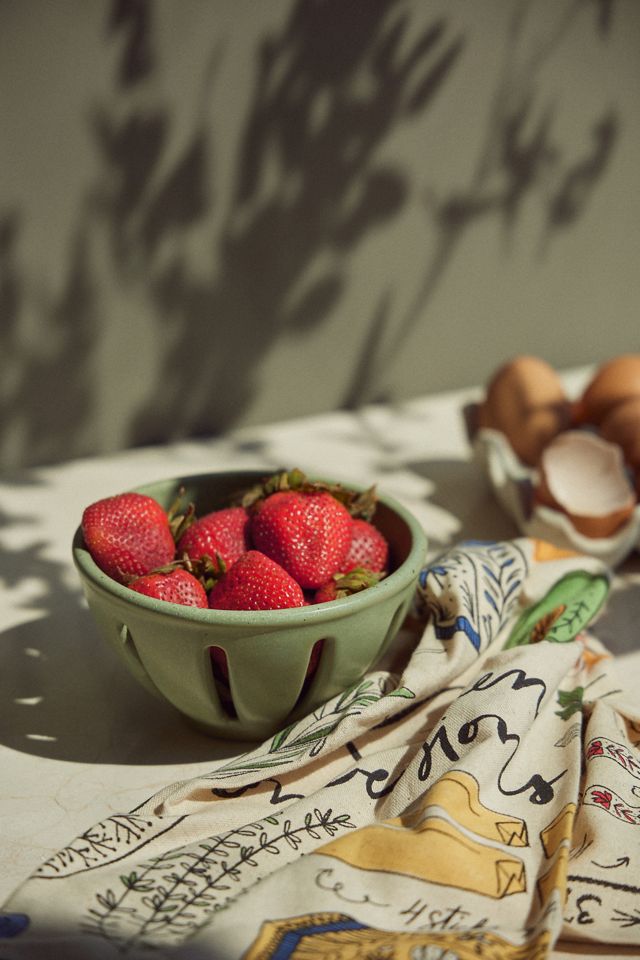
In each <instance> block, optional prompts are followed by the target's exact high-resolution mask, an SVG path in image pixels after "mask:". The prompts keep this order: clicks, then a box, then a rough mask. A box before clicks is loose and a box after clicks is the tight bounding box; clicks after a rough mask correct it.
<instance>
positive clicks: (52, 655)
mask: <svg viewBox="0 0 640 960" xmlns="http://www.w3.org/2000/svg"><path fill="white" fill-rule="evenodd" d="M566 377H567V381H568V382H569V383H570V384H577V383H580V382H581V380H582V379H583V378H584V372H583V371H582V372H581V371H575V372H573V373H571V374H567V375H566ZM479 395H480V391H479V390H465V391H455V392H451V393H448V394H439V395H436V396H425V397H422V398H419V399H416V400H412V401H409V402H405V403H402V404H400V405H398V406H394V407H390V406H381V407H368V408H365V409H363V410H361V411H359V412H357V413H348V412H337V413H331V414H327V415H321V416H316V417H311V418H309V417H307V418H304V419H299V420H295V419H294V420H291V421H288V422H286V423H281V424H275V425H270V426H264V427H259V428H251V429H245V430H242V431H238V432H236V433H234V434H232V435H229V436H227V437H224V438H220V439H215V440H208V441H197V442H196V441H189V442H181V443H174V444H170V445H167V446H163V447H153V448H146V449H139V450H133V451H128V452H120V453H114V454H113V455H111V456H104V457H100V458H94V459H85V460H77V461H74V462H70V463H63V464H60V465H55V466H50V467H43V468H37V469H32V470H29V471H25V472H24V473H22V474H21V475H20V476H15V477H11V478H7V479H5V480H4V481H3V482H2V484H0V488H1V490H2V508H1V514H0V519H1V522H0V546H1V547H2V554H1V558H0V564H1V566H0V627H1V633H0V643H1V645H2V669H1V670H0V769H2V787H1V788H0V818H1V822H2V840H1V844H0V902H1V901H4V899H5V898H6V897H7V896H8V895H9V894H10V893H11V891H12V890H13V889H14V888H15V887H16V886H17V885H18V884H19V883H20V882H21V881H22V880H24V879H26V877H27V876H28V875H29V874H30V873H31V872H32V871H33V870H34V869H35V868H36V867H37V866H38V865H39V864H40V863H41V862H42V861H44V860H45V859H47V858H48V857H49V856H51V855H52V854H53V853H55V852H56V850H58V849H59V848H60V847H61V846H63V845H64V844H65V843H66V842H67V841H69V840H70V839H71V838H73V837H74V836H76V835H77V834H79V833H80V832H82V831H83V830H85V829H87V828H88V827H89V826H91V825H92V824H93V823H95V822H97V821H99V820H101V819H103V818H104V817H105V816H109V815H110V814H112V813H114V812H121V811H123V810H128V809H131V808H133V807H135V806H136V805H137V804H139V803H141V802H142V801H143V800H145V799H146V798H147V797H148V796H150V795H151V794H152V793H154V792H155V791H157V790H159V789H160V788H161V787H163V786H165V785H166V784H169V783H172V782H175V781H177V780H181V779H185V778H188V777H191V776H194V775H196V774H198V773H201V772H204V771H205V770H208V769H210V768H211V767H212V765H213V763H214V762H215V760H216V759H217V758H220V757H223V756H227V755H230V754H232V753H234V752H237V751H238V750H239V749H241V747H239V745H237V744H227V743H224V742H220V741H216V740H213V739H210V738H208V737H206V736H204V735H202V734H200V733H198V732H196V731H195V730H193V729H192V728H190V727H189V726H188V725H187V723H186V722H185V721H184V720H183V719H182V718H181V717H180V715H179V714H177V713H176V712H175V711H174V710H173V708H171V707H170V706H168V705H164V704H163V703H161V702H160V701H159V700H157V699H156V698H154V697H153V696H151V695H150V694H147V693H146V691H145V690H143V689H142V688H141V687H139V686H138V684H137V683H136V682H135V681H134V680H133V679H132V678H131V677H130V676H129V674H128V673H127V671H126V669H125V667H124V666H123V665H121V664H120V662H119V661H118V660H117V659H116V658H115V656H114V654H113V653H112V651H111V650H110V649H109V648H108V647H107V646H106V644H104V643H103V641H102V639H101V638H100V636H99V635H98V632H97V629H96V627H95V626H94V623H93V621H92V619H91V617H90V615H89V613H88V611H87V609H86V606H85V603H84V600H83V598H82V595H81V591H80V587H79V582H78V579H77V576H76V573H75V570H74V568H73V564H72V561H71V539H72V536H73V532H74V530H75V528H76V527H77V525H78V522H79V519H80V515H81V512H82V509H83V508H84V506H86V505H87V504H88V503H90V502H92V501H94V500H97V499H99V498H101V497H103V496H108V495H111V494H113V493H117V492H119V491H121V490H125V489H130V488H131V487H134V486H136V485H139V484H143V483H147V482H150V481H152V480H155V479H160V478H163V477H173V476H178V475H186V474H189V473H199V472H204V471H211V470H223V469H227V468H259V469H263V468H266V470H267V472H268V471H269V470H270V469H271V468H279V467H283V466H288V467H292V466H299V467H300V468H302V469H303V470H305V471H307V472H309V473H316V474H319V475H326V476H333V477H339V478H340V479H343V480H345V481H350V480H351V481H353V482H357V483H359V484H370V483H374V482H375V483H377V485H378V487H379V489H380V491H381V492H384V493H386V494H389V495H391V496H394V497H396V498H397V499H398V500H400V501H401V502H402V503H404V504H405V505H406V506H407V507H408V508H409V509H410V510H412V511H413V512H414V514H415V515H416V516H417V517H418V519H419V520H420V521H421V522H422V524H423V526H424V528H425V530H426V532H427V535H428V537H429V543H430V551H431V553H432V554H433V553H435V552H439V551H440V550H441V549H442V548H443V547H445V546H447V545H449V544H452V543H455V542H456V541H458V540H461V539H466V538H474V539H503V538H508V537H512V536H516V535H518V531H517V530H516V528H515V527H514V525H513V523H512V522H511V521H510V520H509V519H508V518H507V517H506V516H505V514H504V513H503V512H502V511H501V509H500V508H499V506H498V505H497V503H496V501H495V500H494V497H493V494H492V492H491V490H490V489H489V486H488V482H487V480H486V479H485V477H484V476H483V474H482V473H481V470H480V468H479V467H478V466H477V464H475V463H474V462H473V461H472V459H471V450H470V446H469V443H468V439H467V435H466V430H465V423H464V417H463V414H462V410H463V407H464V405H465V404H466V403H469V402H472V401H474V400H476V399H478V397H479ZM639 586H640V563H639V562H638V558H637V556H633V557H631V558H630V559H629V560H628V561H627V562H626V563H625V564H624V566H623V568H621V570H620V571H619V576H618V577H617V579H616V583H615V590H614V593H613V596H612V598H611V602H610V604H609V607H608V609H607V612H606V613H605V615H604V617H603V618H602V621H601V623H600V624H599V629H598V635H599V637H600V638H601V639H602V640H603V641H604V642H605V643H606V644H607V646H608V647H609V649H610V650H611V651H612V652H613V653H614V654H615V655H616V656H617V657H618V658H619V659H620V660H622V661H624V665H625V670H626V671H627V672H628V671H630V670H631V671H633V673H634V675H635V676H637V678H638V681H639V682H640V650H638V651H636V650H634V649H633V638H634V624H635V623H637V622H638V620H639V619H640V589H638V587H639ZM560 955H561V954H558V956H560Z"/></svg>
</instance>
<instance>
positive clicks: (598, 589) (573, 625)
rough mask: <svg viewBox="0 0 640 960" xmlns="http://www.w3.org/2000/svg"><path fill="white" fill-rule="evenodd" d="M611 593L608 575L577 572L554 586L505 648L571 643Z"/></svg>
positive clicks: (523, 619)
mask: <svg viewBox="0 0 640 960" xmlns="http://www.w3.org/2000/svg"><path fill="white" fill-rule="evenodd" d="M608 593H609V578H608V577H607V576H605V575H604V574H594V573H588V572H587V571H586V570H574V571H572V572H571V573H568V574H566V576H564V577H562V579H561V580H558V582H557V583H556V584H554V585H553V587H552V588H551V590H549V592H548V593H547V594H546V595H545V596H544V597H543V598H542V600H539V601H538V602H537V603H535V604H534V605H533V606H532V607H529V608H528V609H527V610H525V611H524V612H523V613H522V615H521V616H520V618H519V619H518V622H517V623H516V625H515V627H514V629H513V631H512V632H511V635H510V637H509V639H508V640H507V642H506V644H505V649H508V648H510V647H520V646H524V645H525V644H528V643H539V642H540V641H541V640H550V641H551V642H552V643H569V641H571V640H575V638H576V637H577V635H578V634H579V633H580V631H581V630H583V629H584V628H585V627H586V626H587V625H588V624H589V623H590V622H591V620H593V618H594V617H595V615H596V613H597V612H598V610H599V609H600V607H601V606H602V604H603V603H604V601H605V600H606V598H607V594H608Z"/></svg>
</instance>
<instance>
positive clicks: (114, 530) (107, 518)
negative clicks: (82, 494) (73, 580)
mask: <svg viewBox="0 0 640 960" xmlns="http://www.w3.org/2000/svg"><path fill="white" fill-rule="evenodd" d="M82 534H83V537H84V541H85V544H86V546H87V550H88V551H89V553H90V554H91V557H92V558H93V560H94V561H95V562H96V563H97V565H98V566H99V567H100V569H101V570H103V571H104V572H105V573H106V574H108V575H109V576H110V577H113V578H114V580H119V581H120V582H121V583H124V582H125V581H126V580H128V579H129V578H130V577H132V576H142V574H145V573H149V572H150V571H151V570H154V569H156V568H157V567H163V566H165V565H166V564H167V563H170V561H171V560H173V557H174V555H175V543H174V540H173V536H172V534H171V529H170V526H169V518H168V517H167V514H166V513H165V511H164V510H163V509H162V507H161V506H160V504H159V503H158V502H157V501H156V500H154V499H153V498H152V497H148V496H146V495H144V494H142V493H119V494H117V495H116V496H114V497H106V498H105V499H104V500H97V501H96V502H95V503H92V504H90V506H88V507H87V508H86V509H85V511H84V513H83V514H82Z"/></svg>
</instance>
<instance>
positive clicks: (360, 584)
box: [313, 567, 382, 603]
mask: <svg viewBox="0 0 640 960" xmlns="http://www.w3.org/2000/svg"><path fill="white" fill-rule="evenodd" d="M381 577H382V573H381V572H380V571H378V570H375V571H374V570H367V569H365V568H364V567H355V568H354V569H353V570H350V571H349V572H348V573H336V574H335V575H334V576H333V577H332V578H331V580H329V581H328V582H327V583H324V584H323V585H322V586H321V587H320V589H319V590H316V592H315V594H314V597H313V602H314V603H328V602H329V601H330V600H341V599H342V598H343V597H350V596H351V595H352V594H353V593H359V592H360V591H361V590H366V589H367V587H373V586H374V584H376V583H377V582H378V580H380V579H381Z"/></svg>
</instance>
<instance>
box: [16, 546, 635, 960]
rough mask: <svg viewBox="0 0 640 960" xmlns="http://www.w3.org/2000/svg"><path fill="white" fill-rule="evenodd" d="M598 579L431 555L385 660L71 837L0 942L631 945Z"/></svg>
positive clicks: (630, 881)
mask: <svg viewBox="0 0 640 960" xmlns="http://www.w3.org/2000/svg"><path fill="white" fill-rule="evenodd" d="M608 589H609V576H608V574H607V571H606V570H605V569H604V568H603V567H602V566H601V565H600V564H599V563H597V562H596V561H594V560H592V559H590V558H587V557H584V556H579V555H576V554H573V553H569V552H566V551H564V552H563V551H559V550H557V549H555V548H553V547H551V546H550V545H549V544H547V543H544V542H540V541H535V540H531V539H526V538H523V539H518V540H513V541H509V542H502V543H467V544H462V545H460V546H458V547H456V548H455V549H454V550H452V551H450V552H448V553H446V554H445V555H443V556H442V557H440V558H438V559H437V560H435V561H433V562H432V563H431V564H430V565H429V566H428V567H426V568H425V569H424V570H423V571H422V573H421V575H420V578H419V584H418V587H417V591H416V600H415V604H414V609H413V610H412V614H411V617H410V623H409V627H410V628H411V629H410V631H409V635H410V636H411V635H413V633H415V635H416V642H415V643H413V644H409V646H410V649H409V650H408V652H407V653H406V655H404V656H403V657H401V658H400V662H399V664H394V669H393V671H392V670H390V669H389V670H378V671H376V672H372V673H369V674H368V675H367V676H366V677H365V678H364V679H363V680H362V681H361V682H360V683H358V684H357V685H356V686H354V687H353V688H351V689H349V690H346V691H345V692H344V693H342V694H341V695H340V696H337V697H335V698H334V699H333V700H331V701H329V702H327V703H325V704H323V705H322V706H321V707H319V708H318V709H317V710H315V711H314V712H313V713H312V714H309V715H308V716H306V717H305V718H304V719H302V720H298V721H296V722H295V723H293V724H292V725H291V726H289V727H287V728H286V729H283V730H281V731H280V732H279V733H278V734H277V735H275V736H273V737H271V738H270V739H269V740H267V741H266V742H265V743H263V744H262V745H261V746H259V747H257V748H256V749H251V750H249V751H247V752H245V753H243V754H242V755H239V756H236V757H235V758H234V759H231V760H227V761H225V762H222V763H220V764H219V765H217V766H216V768H215V769H213V770H212V771H211V772H210V773H208V774H205V775H203V776H199V777H197V778H196V779H193V780H188V781H185V782H181V783H175V784H172V785H171V786H167V787H166V788H165V789H164V790H162V791H161V792H160V793H158V794H156V795H155V796H154V797H152V798H151V799H150V800H148V801H147V802H145V803H144V804H142V805H141V806H140V807H138V808H137V809H135V810H133V811H131V812H125V813H122V814H120V815H115V816H110V817H108V818H106V819H105V820H103V821H102V822H101V823H98V824H96V825H95V826H92V827H91V828H90V829H88V830H87V831H86V832H85V833H83V834H82V836H80V837H78V838H77V839H75V840H73V841H71V842H70V843H69V845H68V846H66V847H65V848H64V849H62V850H60V851H59V852H58V853H57V854H56V855H55V856H53V857H51V859H49V860H48V861H47V862H46V863H44V864H42V866H41V867H39V868H38V870H36V872H35V873H34V874H33V875H32V876H31V877H30V878H29V879H28V880H27V881H26V882H25V883H24V884H23V885H22V886H21V887H20V888H19V889H18V890H17V891H16V893H15V894H14V895H13V897H12V898H11V899H10V901H9V903H8V904H7V905H6V906H5V914H4V919H3V920H2V922H1V924H0V934H2V936H4V937H5V939H4V940H3V941H2V943H0V958H2V960H10V958H14V957H16V958H18V957H20V958H23V957H28V958H32V957H33V958H43V960H44V958H50V957H58V958H63V960H75V958H78V960H80V958H82V960H86V958H111V957H118V956H125V957H135V958H138V957H149V956H154V955H155V956H159V957H165V956H166V957H172V958H174V957H180V958H188V960H199V958H203V960H204V958H208V960H223V958H224V960H227V958H229V960H231V958H233V960H235V958H240V957H242V958H244V960H294V958H295V960H305V958H332V960H346V958H361V957H370V958H373V957H375V958H382V957H384V958H407V960H408V958H412V960H467V958H472V957H473V958H478V957H482V958H493V960H516V958H517V960H524V958H533V960H537V958H543V957H546V956H547V955H548V954H549V953H550V951H551V949H552V948H553V945H554V944H555V943H556V942H557V940H558V938H560V937H563V938H566V939H570V940H583V941H594V942H599V943H607V944H617V945H621V944H637V943H638V942H639V941H640V753H639V751H638V744H639V742H640V712H639V711H638V710H637V709H634V708H633V706H632V697H631V695H628V694H626V693H625V691H624V689H623V681H622V680H621V679H620V678H617V677H616V676H615V675H614V671H613V661H612V658H611V656H610V655H609V653H608V652H607V650H606V649H605V648H604V646H603V645H602V644H601V643H600V642H599V641H598V639H597V638H596V636H595V635H594V632H595V633H597V614H598V612H599V611H600V610H601V609H602V607H603V604H604V603H605V602H606V595H607V591H608ZM405 633H406V632H405ZM636 699H637V698H636Z"/></svg>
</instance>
